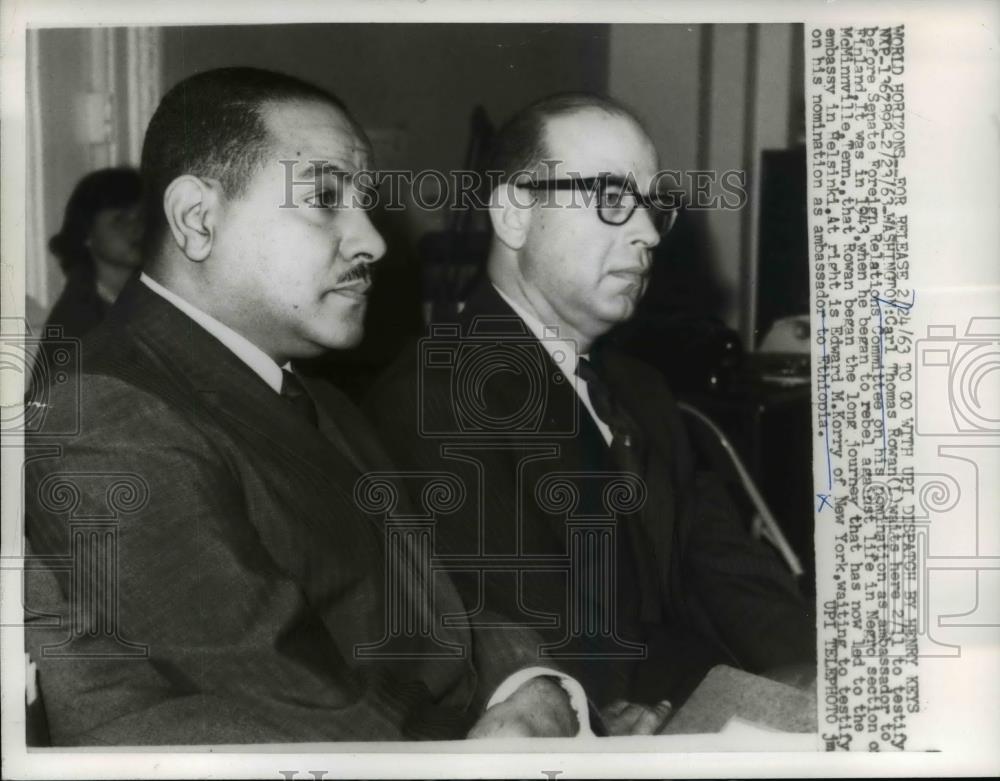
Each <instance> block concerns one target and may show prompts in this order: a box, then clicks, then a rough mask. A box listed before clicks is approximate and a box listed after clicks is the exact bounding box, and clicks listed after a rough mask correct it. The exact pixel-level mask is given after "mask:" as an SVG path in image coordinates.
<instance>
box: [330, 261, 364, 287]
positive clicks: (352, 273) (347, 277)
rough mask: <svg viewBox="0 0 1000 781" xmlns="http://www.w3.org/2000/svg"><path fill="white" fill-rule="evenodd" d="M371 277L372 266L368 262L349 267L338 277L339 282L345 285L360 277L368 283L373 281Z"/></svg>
mask: <svg viewBox="0 0 1000 781" xmlns="http://www.w3.org/2000/svg"><path fill="white" fill-rule="evenodd" d="M371 278H372V270H371V267H370V266H369V265H368V264H367V263H359V264H358V265H357V266H353V267H352V268H349V269H347V271H345V272H344V273H343V274H341V275H340V276H339V277H337V284H338V285H344V284H347V283H348V282H354V281H355V280H356V279H360V280H362V281H364V282H366V283H367V282H370V281H371Z"/></svg>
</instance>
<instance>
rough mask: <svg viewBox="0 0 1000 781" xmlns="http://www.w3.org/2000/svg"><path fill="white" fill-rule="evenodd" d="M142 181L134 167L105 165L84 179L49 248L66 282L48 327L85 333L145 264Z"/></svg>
mask: <svg viewBox="0 0 1000 781" xmlns="http://www.w3.org/2000/svg"><path fill="white" fill-rule="evenodd" d="M141 195H142V180H141V179H140V177H139V174H138V172H137V171H135V170H133V169H131V168H104V169H101V170H99V171H93V172H92V173H89V174H87V175H86V176H85V177H83V179H81V180H80V181H79V183H78V184H77V185H76V187H75V188H74V189H73V194H72V195H70V198H69V202H68V203H67V204H66V213H65V215H64V217H63V223H62V227H61V228H60V230H59V232H58V233H57V234H55V235H54V236H53V237H52V238H51V239H50V240H49V249H50V250H51V252H52V254H53V255H55V256H56V257H57V258H58V259H59V265H60V266H61V267H62V270H63V273H64V274H65V275H66V286H65V287H64V288H63V291H62V294H61V295H60V296H59V299H58V300H57V301H56V303H55V305H54V306H53V307H52V311H51V313H50V314H49V318H48V321H47V322H46V326H61V327H62V336H63V337H67V336H68V337H81V336H83V335H84V334H85V333H87V331H89V330H91V329H92V328H94V326H96V325H98V324H99V323H100V322H101V321H102V320H104V317H105V315H106V314H107V312H108V309H110V307H111V305H112V304H113V303H114V302H115V299H117V298H118V294H119V293H120V292H121V291H122V288H124V287H125V283H126V282H128V280H129V279H130V278H131V277H132V276H133V275H134V274H135V273H136V272H137V271H138V269H139V267H140V265H141V264H142V256H141V253H140V240H141V238H142V210H141V207H140V197H141Z"/></svg>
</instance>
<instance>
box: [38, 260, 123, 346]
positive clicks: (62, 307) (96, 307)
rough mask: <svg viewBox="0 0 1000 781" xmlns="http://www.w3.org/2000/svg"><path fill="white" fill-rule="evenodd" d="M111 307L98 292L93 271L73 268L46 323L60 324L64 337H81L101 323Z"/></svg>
mask: <svg viewBox="0 0 1000 781" xmlns="http://www.w3.org/2000/svg"><path fill="white" fill-rule="evenodd" d="M109 308H110V307H109V305H108V303H107V302H106V301H105V300H104V299H103V298H101V297H100V295H98V293H97V283H96V282H95V280H94V272H93V270H92V269H83V268H76V269H71V270H70V271H69V272H68V273H67V274H66V285H65V286H64V287H63V290H62V293H60V294H59V298H58V299H57V300H56V302H55V304H53V306H52V311H51V312H50V313H49V318H48V320H47V321H46V322H45V325H46V326H59V327H60V328H62V335H63V337H76V338H80V337H82V336H83V335H84V334H85V333H87V332H88V331H91V330H93V329H94V328H96V327H97V326H98V325H100V324H101V321H102V320H104V318H105V317H106V316H107V314H108V309H109Z"/></svg>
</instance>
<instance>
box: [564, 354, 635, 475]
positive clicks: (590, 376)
mask: <svg viewBox="0 0 1000 781" xmlns="http://www.w3.org/2000/svg"><path fill="white" fill-rule="evenodd" d="M576 376H577V377H579V378H580V379H581V380H583V381H584V382H585V383H587V394H588V395H589V396H590V403H591V404H592V405H593V406H594V412H596V413H597V417H599V418H600V419H601V420H602V421H604V424H605V425H606V426H607V427H608V428H609V429H611V437H612V439H611V454H612V457H613V458H614V460H615V461H616V463H617V465H618V467H619V468H620V469H623V470H624V471H626V472H635V473H636V474H638V475H640V476H641V475H642V453H641V445H642V438H641V436H640V433H639V426H638V424H637V423H636V422H635V420H633V418H632V416H631V415H629V414H628V413H627V412H626V411H625V410H623V409H622V408H621V406H620V405H619V404H618V403H617V402H616V401H615V398H614V396H612V394H611V390H610V389H609V388H608V386H607V383H605V382H604V380H603V379H601V376H600V374H598V372H597V370H596V369H595V368H594V365H593V364H592V363H591V362H590V361H588V360H587V359H586V358H582V357H581V358H580V359H579V360H578V361H577V364H576Z"/></svg>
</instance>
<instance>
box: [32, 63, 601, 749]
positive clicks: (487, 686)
mask: <svg viewBox="0 0 1000 781" xmlns="http://www.w3.org/2000/svg"><path fill="white" fill-rule="evenodd" d="M370 156H371V150H370V145H369V143H368V141H367V139H366V137H365V135H364V133H363V131H362V130H361V129H360V127H359V126H358V125H357V123H356V122H355V121H354V120H353V119H352V118H351V116H350V114H349V113H348V112H347V110H346V109H345V108H344V106H343V105H342V104H340V102H339V101H337V100H336V98H334V97H333V96H331V95H329V94H328V93H326V92H324V91H323V90H321V89H319V88H317V87H315V86H313V85H310V84H307V83H304V82H302V81H299V80H297V79H293V78H290V77H287V76H283V75H280V74H275V73H270V72H266V71H259V70H253V69H247V68H233V69H222V70H216V71H208V72H206V73H202V74H199V75H196V76H193V77H191V78H189V79H187V80H185V81H183V82H181V83H180V84H178V85H177V86H175V87H174V88H173V89H172V90H171V91H170V92H169V93H168V94H167V95H166V96H165V97H164V99H163V101H162V102H161V104H160V106H159V107H158V109H157V111H156V113H155V115H154V116H153V118H152V120H151V122H150V125H149V129H148V131H147V133H146V138H145V143H144V147H143V155H142V175H143V179H144V186H145V188H146V200H147V214H146V226H147V231H148V232H147V235H146V253H145V256H146V257H147V259H148V263H147V266H146V270H145V272H144V273H143V275H142V276H141V278H140V279H138V280H136V281H134V283H132V284H131V285H130V287H128V288H127V289H126V290H125V291H124V293H123V294H122V296H121V297H120V299H119V301H118V302H117V303H116V305H115V307H114V308H113V310H112V312H111V314H110V316H109V319H108V321H107V322H106V323H105V324H104V325H102V326H101V327H100V328H99V329H98V330H97V331H95V332H94V333H93V334H92V335H91V336H90V337H88V339H87V340H86V341H85V342H84V344H83V348H82V355H81V358H80V371H79V373H78V374H77V375H76V376H75V377H74V378H73V379H72V380H71V381H66V382H62V383H61V384H57V385H55V386H53V387H52V388H51V389H50V391H49V395H48V396H47V402H48V406H47V408H46V413H47V414H46V416H45V420H44V425H43V427H42V429H41V431H39V432H38V434H37V435H36V436H34V437H32V438H30V439H29V443H28V448H27V450H28V452H29V453H35V454H36V457H31V456H29V458H28V459H27V460H28V465H27V467H26V501H27V513H26V515H27V537H28V540H29V543H30V545H31V546H32V551H33V554H35V555H36V556H42V557H46V558H45V559H44V561H45V562H47V563H48V564H49V565H50V566H51V567H52V568H51V569H49V568H41V569H38V570H32V571H30V572H29V573H28V575H27V577H26V596H27V603H26V607H27V608H28V611H29V615H35V616H52V615H55V616H62V617H63V619H64V620H63V623H61V624H58V625H56V626H53V625H52V624H51V622H41V624H35V625H33V624H32V623H31V622H29V628H28V630H27V633H26V634H27V644H28V647H29V649H31V651H32V656H33V658H34V660H35V661H36V662H37V664H38V666H39V671H40V688H41V691H42V695H43V698H44V701H45V706H46V710H47V714H48V721H49V731H50V734H51V740H52V742H53V743H55V744H56V745H95V744H101V745H137V744H227V743H258V742H266V743H272V742H296V741H328V740H402V739H416V738H461V737H464V736H465V735H466V734H471V735H474V736H532V735H545V736H563V735H572V734H575V733H576V731H577V728H578V724H577V718H576V716H575V714H574V710H573V709H572V708H571V706H570V700H569V696H568V695H567V692H566V690H564V689H563V687H562V685H561V684H560V683H559V682H558V677H555V676H554V675H552V674H544V673H545V672H546V671H537V670H536V671H532V670H526V669H525V668H526V664H527V663H528V662H530V661H532V660H531V659H528V657H527V655H525V654H524V653H521V650H520V649H521V647H522V646H521V645H520V644H519V643H518V642H517V641H516V638H515V639H514V640H511V639H510V638H506V639H505V638H496V637H494V638H491V637H490V635H489V633H487V632H486V631H482V632H480V631H477V632H475V633H473V632H470V630H469V627H468V626H467V625H463V624H461V623H456V622H453V623H450V624H448V625H445V624H444V622H443V621H442V616H443V614H445V613H451V614H456V615H458V614H461V613H462V610H463V607H462V604H461V601H460V600H459V597H458V595H457V593H456V592H455V590H454V588H453V586H452V585H451V583H450V582H449V581H448V580H447V578H441V577H437V578H432V577H431V575H430V573H429V572H426V571H425V570H424V569H423V567H424V564H423V562H421V561H420V560H418V559H417V558H416V557H415V555H414V553H413V551H412V550H411V549H410V548H409V547H407V546H405V545H402V546H387V545H386V542H385V535H386V529H385V528H384V527H385V521H386V518H385V515H386V511H385V510H384V509H382V510H379V509H378V508H375V509H373V508H372V507H371V504H370V502H369V503H368V504H366V503H365V502H364V501H361V500H359V499H358V498H357V497H358V495H359V494H358V491H357V488H356V486H358V485H359V479H360V478H361V477H362V475H364V474H366V473H369V472H377V473H391V472H392V470H393V465H392V464H391V463H390V462H389V461H388V459H387V458H386V456H385V454H384V453H383V452H382V448H381V446H380V445H379V443H378V441H377V439H376V437H375V435H374V433H373V432H372V430H371V429H370V428H369V426H368V425H367V424H366V423H365V422H364V420H363V419H362V418H361V415H360V412H359V410H357V409H356V408H355V407H354V406H353V405H352V404H351V403H350V402H349V401H348V400H347V398H346V397H344V396H343V395H342V394H340V393H339V392H337V391H336V390H335V389H333V388H332V387H331V386H327V385H324V384H323V383H318V382H311V381H309V380H308V379H307V378H304V377H301V376H299V374H298V373H297V372H296V369H295V362H296V361H297V360H299V359H302V358H309V357H312V356H316V355H318V354H320V353H322V352H323V351H325V350H329V349H331V348H338V347H349V346H353V345H355V344H356V343H357V342H358V341H359V340H360V338H361V336H362V322H363V316H364V313H365V307H366V301H367V294H368V288H369V285H370V274H369V270H370V267H371V265H372V264H374V263H375V262H377V261H378V260H379V258H381V257H382V255H383V253H384V252H385V249H386V247H385V244H384V242H383V240H382V238H381V236H380V235H379V234H378V233H377V232H376V230H375V228H374V227H373V226H372V223H371V222H370V220H369V215H368V212H367V211H366V208H365V203H364V197H363V195H364V194H363V193H361V192H360V188H359V187H357V186H356V182H355V175H356V174H358V173H359V172H361V171H364V170H365V169H366V168H367V167H368V165H369V162H370V161H369V158H370ZM77 388H78V389H79V395H78V396H77V395H76V389H77ZM52 445H55V446H57V447H56V448H54V449H53V448H52V447H51V446H52ZM381 490H382V491H383V495H384V493H385V491H390V492H391V491H392V490H394V489H393V488H392V487H391V486H385V485H383V486H382V489H381ZM396 510H397V511H399V512H403V513H405V510H406V504H405V497H400V498H399V499H398V504H397V507H396ZM81 524H82V526H81ZM94 524H97V525H98V527H99V529H100V530H103V531H94V529H95V526H94ZM102 524H103V525H102ZM88 535H89V536H88ZM95 535H96V536H95ZM67 560H71V562H72V565H71V566H70V567H69V568H68V569H67V567H66V566H65V562H66V561H67ZM388 583H404V584H406V586H407V587H406V588H405V589H403V591H402V593H398V592H394V594H393V596H394V597H396V598H399V599H400V600H402V602H401V603H399V604H397V603H393V604H395V606H396V607H397V608H399V609H401V610H405V611H406V612H405V617H406V621H408V622H409V621H415V622H416V624H417V625H418V626H424V627H426V629H427V631H425V632H419V631H411V632H409V633H408V634H406V633H404V634H402V635H400V633H396V636H391V633H390V632H389V629H390V627H391V626H394V625H396V624H397V623H399V622H400V621H401V620H402V619H401V618H400V616H398V615H389V608H390V604H389V602H388V595H387V590H388V589H387V584H388ZM400 604H401V605H402V606H401V607H400ZM70 618H72V621H70V620H69V619H70ZM387 640H391V641H392V642H385V641H387ZM525 647H528V646H525ZM540 672H541V673H543V674H539V673H540ZM548 673H552V671H548ZM566 685H567V686H570V688H572V687H571V684H566ZM498 687H500V689H502V691H499V690H498ZM491 699H492V700H494V701H495V702H490V701H491ZM487 705H492V707H489V708H488V709H487V708H486V706H487ZM484 711H485V712H484ZM584 713H585V709H584ZM583 726H585V724H584V725H583ZM470 731H471V732H470Z"/></svg>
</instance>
